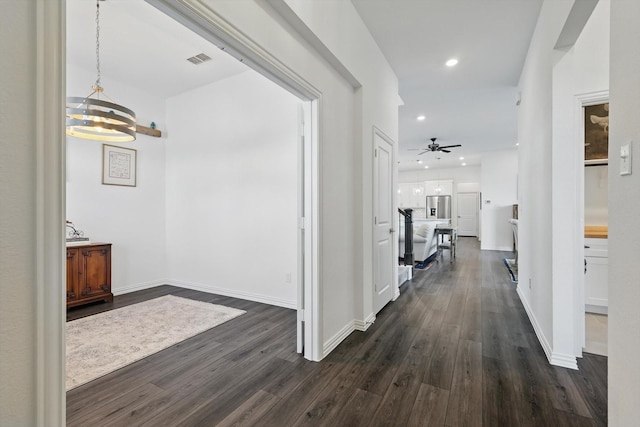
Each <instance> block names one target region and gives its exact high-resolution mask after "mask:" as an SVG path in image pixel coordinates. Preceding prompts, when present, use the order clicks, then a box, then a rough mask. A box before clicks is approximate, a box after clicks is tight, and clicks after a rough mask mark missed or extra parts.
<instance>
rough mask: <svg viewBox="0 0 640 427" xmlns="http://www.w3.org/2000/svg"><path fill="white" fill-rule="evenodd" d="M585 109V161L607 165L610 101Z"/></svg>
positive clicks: (591, 163)
mask: <svg viewBox="0 0 640 427" xmlns="http://www.w3.org/2000/svg"><path fill="white" fill-rule="evenodd" d="M583 109H584V163H585V165H606V164H607V163H608V157H609V154H608V153H609V103H608V102H607V103H604V104H596V105H587V106H584V107H583Z"/></svg>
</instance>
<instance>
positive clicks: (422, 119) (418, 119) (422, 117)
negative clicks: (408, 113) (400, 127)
mask: <svg viewBox="0 0 640 427" xmlns="http://www.w3.org/2000/svg"><path fill="white" fill-rule="evenodd" d="M426 118H427V116H423V115H422V114H421V115H419V116H418V117H416V120H417V121H419V122H422V121H424V120H425V119H426Z"/></svg>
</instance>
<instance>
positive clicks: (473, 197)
mask: <svg viewBox="0 0 640 427" xmlns="http://www.w3.org/2000/svg"><path fill="white" fill-rule="evenodd" d="M458 235H459V236H474V237H477V236H478V193H458Z"/></svg>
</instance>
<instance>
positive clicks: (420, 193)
mask: <svg viewBox="0 0 640 427" xmlns="http://www.w3.org/2000/svg"><path fill="white" fill-rule="evenodd" d="M425 203H426V199H425V194H424V185H423V184H422V183H421V182H403V183H401V184H398V207H400V208H412V209H420V208H422V209H424V207H425Z"/></svg>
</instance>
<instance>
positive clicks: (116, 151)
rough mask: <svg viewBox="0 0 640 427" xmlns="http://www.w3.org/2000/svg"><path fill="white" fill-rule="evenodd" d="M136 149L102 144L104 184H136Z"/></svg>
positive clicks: (128, 185) (133, 185)
mask: <svg viewBox="0 0 640 427" xmlns="http://www.w3.org/2000/svg"><path fill="white" fill-rule="evenodd" d="M136 155H137V152H136V150H134V149H132V148H122V147H116V146H115V145H107V144H102V184H104V185H124V186H127V187H135V186H136Z"/></svg>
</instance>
